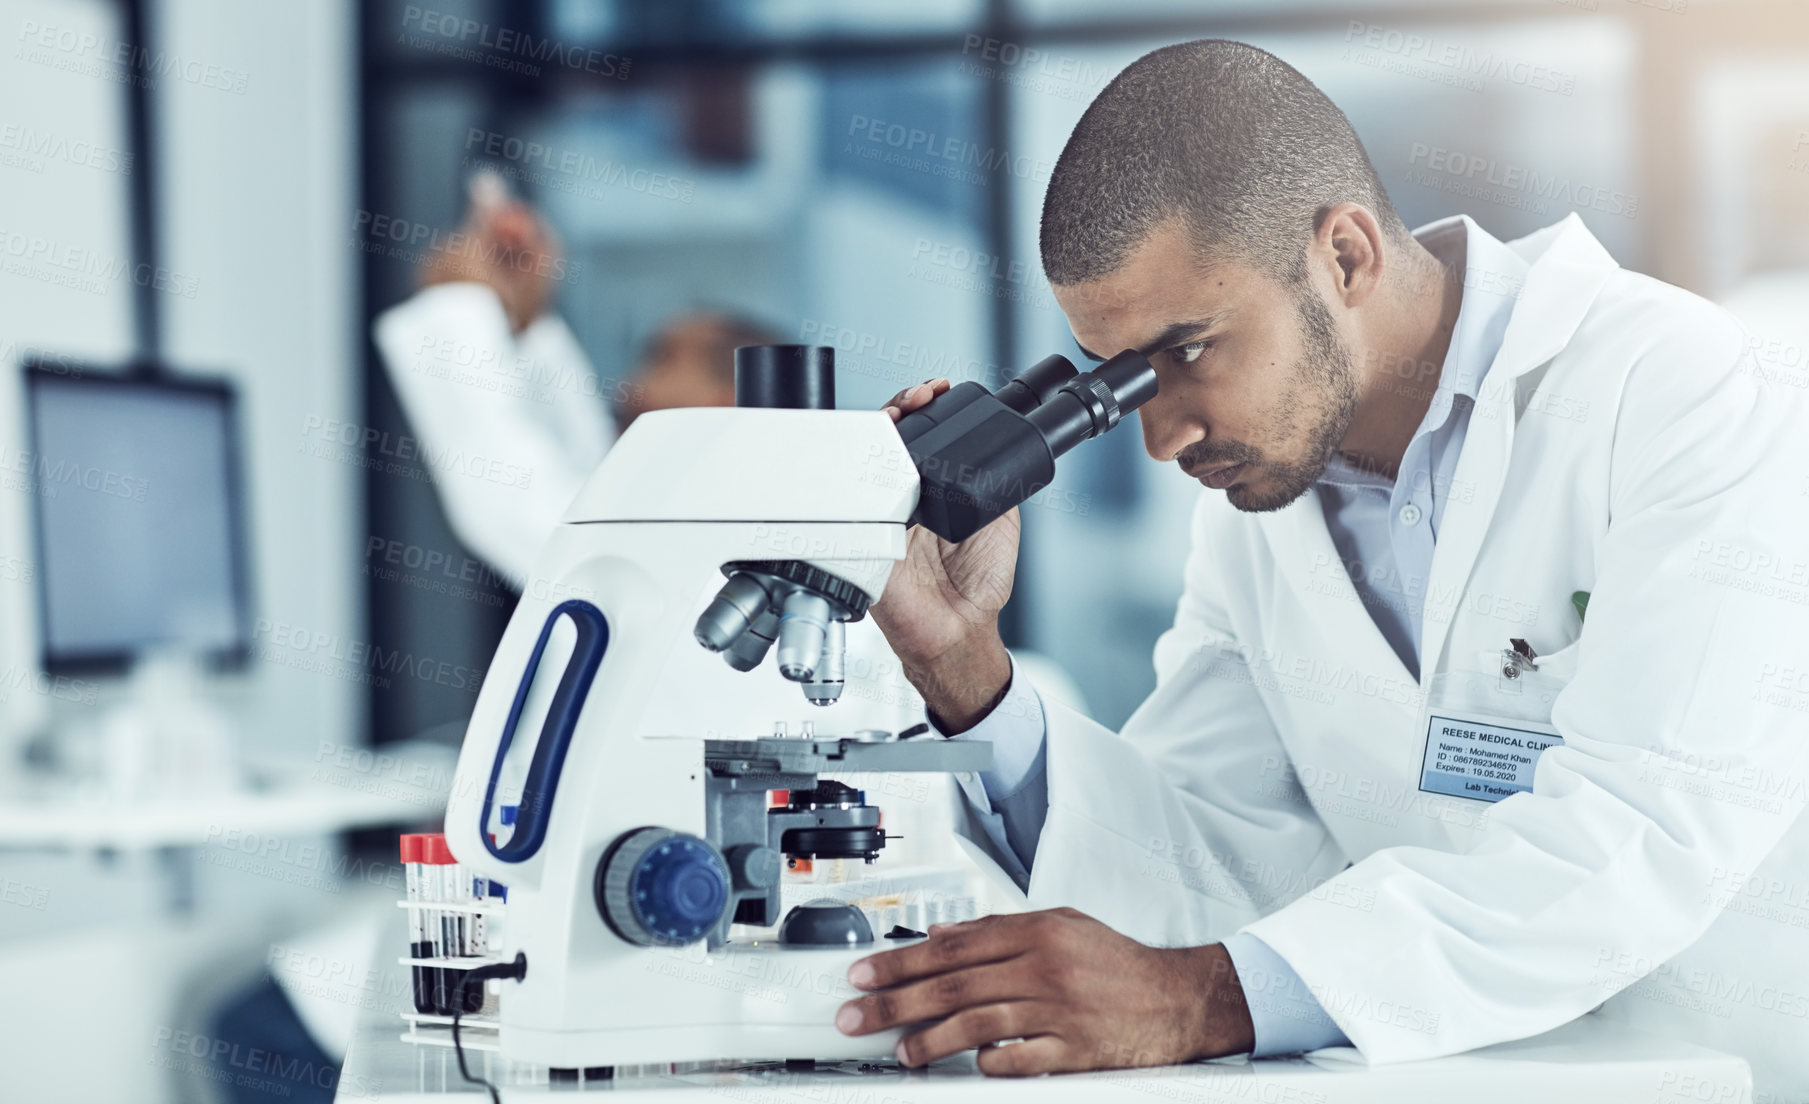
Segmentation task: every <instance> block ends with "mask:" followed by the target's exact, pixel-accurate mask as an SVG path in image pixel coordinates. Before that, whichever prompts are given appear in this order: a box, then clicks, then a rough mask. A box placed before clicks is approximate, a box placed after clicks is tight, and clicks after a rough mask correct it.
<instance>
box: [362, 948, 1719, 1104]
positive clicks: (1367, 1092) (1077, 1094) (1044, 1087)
mask: <svg viewBox="0 0 1809 1104" xmlns="http://www.w3.org/2000/svg"><path fill="white" fill-rule="evenodd" d="M389 930H390V931H391V932H392V933H393V938H392V937H391V936H389V935H386V937H385V938H386V940H387V941H388V942H387V943H386V945H385V946H381V947H379V948H378V953H377V954H376V955H375V957H374V961H375V963H376V964H377V968H378V969H380V970H390V971H394V972H395V976H394V977H393V978H392V979H390V981H391V983H387V984H380V985H373V986H370V987H369V990H368V991H371V992H375V993H382V994H390V995H397V1000H398V1001H401V1000H406V999H407V998H406V996H400V995H401V994H406V993H407V992H408V991H409V987H408V985H407V979H406V978H405V977H404V976H403V972H404V971H405V969H406V967H404V966H402V965H401V964H400V963H399V962H398V961H397V957H398V955H397V950H398V948H399V946H400V945H399V943H397V942H396V941H397V940H400V939H401V938H402V934H401V928H400V926H399V925H395V926H392V927H391V928H390V929H389ZM503 999H504V1000H507V999H508V998H507V996H506V994H505V996H504V997H503ZM386 1005H387V1006H386ZM403 1011H404V1009H403V1006H402V1005H401V1004H400V1003H394V1004H388V1003H387V1002H380V1001H373V1002H367V1003H365V1004H363V1006H362V1008H361V1011H360V1013H359V1019H358V1025H357V1030H356V1033H355V1034H354V1036H353V1040H352V1045H351V1047H350V1049H349V1051H348V1052H347V1054H346V1059H345V1065H344V1067H343V1069H342V1070H341V1073H340V1078H339V1092H338V1097H337V1100H338V1102H339V1104H355V1102H374V1104H415V1102H437V1101H439V1100H441V1099H443V1098H445V1097H449V1096H463V1097H466V1098H468V1099H480V1098H481V1099H485V1100H487V1099H488V1096H487V1095H486V1093H485V1090H484V1089H483V1088H482V1087H480V1086H478V1085H475V1084H471V1083H469V1082H466V1081H465V1080H464V1078H462V1077H461V1076H460V1075H459V1069H458V1062H457V1060H456V1058H455V1057H454V1055H453V1052H452V1050H451V1048H450V1047H447V1046H443V1045H425V1044H416V1043H410V1042H405V1041H403V1039H402V1034H403V1030H404V1024H403V1021H402V1019H401V1013H402V1012H403ZM471 1038H472V1036H471V1034H469V1033H466V1034H465V1039H466V1040H467V1043H469V1041H470V1040H471ZM479 1038H480V1039H482V1038H483V1037H482V1036H479ZM494 1039H495V1036H494V1035H490V1036H489V1041H490V1045H491V1046H494ZM480 1045H482V1043H480ZM465 1057H466V1061H467V1062H468V1064H469V1065H470V1067H471V1071H472V1072H473V1073H474V1074H477V1075H479V1076H483V1077H487V1078H488V1079H489V1080H491V1081H492V1082H494V1083H495V1084H496V1085H497V1086H498V1087H499V1089H500V1090H501V1093H502V1097H503V1099H504V1100H505V1101H508V1100H519V1099H523V1098H526V1097H539V1096H542V1095H545V1094H549V1093H566V1092H584V1093H610V1094H614V1096H615V1098H618V1099H630V1100H637V1101H645V1102H647V1104H701V1102H705V1101H707V1102H710V1104H721V1102H722V1101H723V1100H724V1099H725V1098H727V1099H730V1100H749V1101H758V1102H771V1104H782V1102H792V1101H796V1102H799V1104H803V1102H819V1101H820V1102H831V1104H843V1102H847V1104H917V1102H920V1101H925V1102H942V1101H947V1102H950V1104H953V1102H956V1101H970V1100H977V1099H981V1098H984V1099H986V1100H988V1101H1000V1102H1011V1101H1035V1102H1036V1104H1061V1102H1064V1101H1074V1102H1076V1104H1082V1102H1084V1104H1096V1102H1101V1101H1142V1102H1148V1101H1150V1100H1151V1099H1157V1100H1174V1101H1185V1102H1187V1104H1409V1102H1418V1101H1446V1100H1451V1101H1457V1100H1461V1101H1464V1104H1527V1102H1531V1101H1537V1102H1540V1104H1545V1102H1570V1101H1575V1102H1578V1104H1687V1102H1688V1101H1693V1100H1713V1101H1716V1102H1717V1104H1750V1102H1751V1100H1752V1084H1751V1082H1752V1078H1751V1073H1750V1071H1749V1070H1748V1068H1747V1065H1746V1062H1745V1061H1744V1060H1743V1059H1740V1058H1736V1057H1733V1056H1731V1055H1727V1054H1722V1053H1720V1052H1717V1051H1713V1050H1709V1049H1707V1048H1704V1047H1698V1046H1693V1045H1689V1044H1683V1043H1678V1042H1675V1041H1673V1040H1669V1039H1661V1038H1658V1037H1656V1036H1651V1035H1646V1034H1643V1033H1639V1032H1633V1031H1629V1030H1626V1029H1623V1028H1621V1027H1619V1026H1617V1025H1614V1024H1611V1023H1607V1022H1604V1021H1601V1020H1597V1019H1595V1018H1593V1017H1585V1018H1583V1019H1581V1020H1578V1021H1576V1022H1574V1023H1572V1024H1569V1025H1566V1026H1565V1027H1562V1028H1560V1029H1558V1030H1556V1031H1553V1032H1550V1033H1549V1034H1546V1035H1542V1036H1539V1037H1537V1038H1534V1039H1527V1040H1523V1041H1520V1042H1516V1043H1506V1044H1502V1045H1500V1046H1494V1047H1489V1048H1487V1049H1485V1050H1479V1051H1474V1052H1471V1053H1469V1054H1464V1055H1458V1056H1455V1057H1451V1058H1441V1059H1438V1060H1435V1061H1430V1062H1418V1063H1409V1064H1405V1065H1395V1066H1382V1067H1376V1068H1370V1067H1368V1066H1366V1065H1364V1064H1363V1063H1362V1062H1361V1060H1360V1059H1358V1058H1356V1056H1355V1052H1354V1051H1348V1050H1346V1051H1323V1052H1321V1053H1320V1054H1319V1055H1316V1056H1314V1057H1312V1058H1285V1059H1278V1058H1269V1059H1262V1060H1259V1061H1249V1060H1247V1059H1241V1058H1239V1059H1226V1060H1221V1061H1217V1062H1201V1063H1195V1064H1192V1065H1186V1066H1166V1067H1162V1068H1159V1069H1142V1070H1115V1071H1105V1072H1098V1073H1081V1074H1062V1075H1057V1076H1053V1077H1038V1078H1028V1079H1002V1078H988V1077H985V1076H983V1075H982V1074H981V1073H980V1072H979V1071H978V1069H977V1067H976V1066H975V1065H974V1061H973V1054H972V1052H969V1053H967V1054H963V1055H958V1056H956V1057H954V1058H951V1059H948V1060H945V1061H943V1062H939V1063H936V1064H934V1065H932V1066H930V1067H928V1068H924V1069H912V1070H906V1069H901V1068H899V1067H898V1066H897V1064H896V1063H893V1062H890V1061H885V1062H880V1061H874V1062H867V1063H863V1062H843V1063H837V1064H833V1065H832V1064H828V1063H824V1064H821V1065H818V1066H817V1067H816V1068H815V1069H814V1070H808V1071H800V1070H792V1069H787V1068H786V1067H785V1065H784V1064H783V1063H774V1062H761V1063H738V1062H714V1063H697V1062H692V1063H679V1064H676V1065H668V1064H661V1065H656V1066H621V1067H618V1068H617V1070H616V1075H615V1077H614V1078H613V1079H612V1080H604V1081H582V1082H569V1081H560V1082H553V1081H552V1080H551V1079H550V1077H549V1073H548V1071H547V1070H546V1069H545V1068H543V1067H530V1066H524V1065H521V1064H519V1063H514V1062H510V1061H508V1060H506V1059H503V1058H502V1057H501V1056H500V1055H498V1054H496V1053H494V1051H491V1050H475V1049H473V1048H472V1047H471V1046H469V1045H467V1047H466V1052H465Z"/></svg>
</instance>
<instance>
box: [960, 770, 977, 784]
mask: <svg viewBox="0 0 1809 1104" xmlns="http://www.w3.org/2000/svg"><path fill="white" fill-rule="evenodd" d="M955 777H956V778H959V779H960V780H961V781H963V782H972V781H973V780H974V776H973V773H972V772H971V771H962V772H961V773H960V774H957V775H955Z"/></svg>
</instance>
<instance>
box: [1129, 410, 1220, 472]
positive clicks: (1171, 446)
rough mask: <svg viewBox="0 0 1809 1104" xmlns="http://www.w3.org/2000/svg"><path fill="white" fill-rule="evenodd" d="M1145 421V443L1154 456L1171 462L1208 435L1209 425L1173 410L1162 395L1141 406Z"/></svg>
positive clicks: (1141, 414) (1151, 455) (1139, 416)
mask: <svg viewBox="0 0 1809 1104" xmlns="http://www.w3.org/2000/svg"><path fill="white" fill-rule="evenodd" d="M1137 417H1138V419H1139V420H1141V421H1142V423H1143V447H1144V449H1145V450H1146V451H1148V453H1149V455H1150V459H1152V460H1159V461H1162V462H1163V463H1167V462H1168V461H1170V460H1173V459H1174V458H1175V455H1176V454H1177V453H1179V452H1180V451H1181V450H1182V449H1184V448H1186V447H1187V446H1188V445H1191V444H1193V443H1194V442H1196V441H1203V440H1205V439H1206V427H1205V426H1203V425H1201V424H1200V423H1199V421H1198V420H1197V419H1194V418H1191V417H1188V416H1187V415H1185V414H1183V413H1181V412H1178V411H1171V410H1170V409H1169V408H1168V404H1167V403H1164V402H1163V401H1162V396H1161V395H1157V396H1156V398H1154V399H1152V400H1150V401H1149V402H1147V403H1144V404H1143V406H1142V407H1140V408H1139V409H1138V410H1137Z"/></svg>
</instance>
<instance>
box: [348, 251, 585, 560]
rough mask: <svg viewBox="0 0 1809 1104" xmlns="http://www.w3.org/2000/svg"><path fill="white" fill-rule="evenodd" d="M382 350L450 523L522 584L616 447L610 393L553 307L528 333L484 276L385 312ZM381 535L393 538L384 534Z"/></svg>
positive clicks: (440, 287) (379, 331) (380, 324)
mask: <svg viewBox="0 0 1809 1104" xmlns="http://www.w3.org/2000/svg"><path fill="white" fill-rule="evenodd" d="M375 338H376V342H377V349H378V351H379V352H381V353H382V354H383V359H384V363H385V365H386V366H387V367H388V369H389V379H390V384H391V386H393V387H394V388H395V391H396V397H397V398H398V399H399V400H400V401H401V403H402V410H403V413H405V414H406V415H408V423H409V427H410V429H411V430H412V432H413V433H414V434H415V435H416V436H417V437H418V438H419V444H420V448H419V449H416V448H412V447H411V448H410V449H408V451H410V452H420V453H421V454H422V460H423V462H424V464H425V465H426V467H427V469H428V471H429V474H430V475H431V476H432V478H433V481H434V486H435V488H436V489H437V490H438V491H439V496H440V503H441V505H442V506H443V507H444V508H445V510H446V519H447V521H448V522H449V523H450V524H451V525H452V530H453V533H454V534H456V535H457V536H458V538H459V541H460V542H461V543H463V544H464V545H465V547H467V548H469V549H471V551H473V552H475V553H476V554H477V555H478V556H479V558H481V559H483V560H484V561H485V562H486V563H488V564H490V566H491V567H493V568H495V569H496V570H497V571H498V572H500V573H501V574H502V575H504V576H505V577H507V578H508V579H509V580H510V582H512V583H513V584H514V585H515V586H516V587H517V588H518V589H519V588H523V587H526V586H528V585H531V581H530V580H529V579H528V575H529V573H530V572H531V571H532V570H533V566H534V559H535V557H536V556H537V555H539V553H540V549H541V546H543V545H544V544H546V541H547V538H548V537H550V536H551V535H552V532H553V526H554V525H556V524H558V521H559V515H560V514H561V513H562V512H564V510H565V507H566V504H567V503H569V502H570V501H571V500H572V496H573V495H575V494H577V493H578V488H579V487H580V486H582V485H583V483H584V481H585V480H586V479H588V478H590V473H591V472H592V471H594V470H596V467H597V465H598V464H600V463H602V462H603V455H604V453H606V452H607V451H608V450H609V446H610V445H611V444H612V443H614V441H615V436H616V431H615V419H614V415H613V413H612V411H611V409H610V402H609V398H610V395H609V393H607V392H606V389H605V386H606V385H604V384H602V383H601V382H600V381H599V380H598V378H597V374H596V372H594V371H592V370H591V366H590V362H589V360H587V359H586V358H585V356H584V351H583V350H582V349H581V348H579V346H578V342H577V340H576V339H575V338H574V337H573V336H572V332H571V330H569V329H567V328H566V325H565V323H564V322H563V321H561V320H560V318H559V316H558V315H556V314H553V313H551V312H548V313H546V314H542V315H541V316H540V317H539V318H537V319H535V320H534V321H533V322H532V323H531V324H530V325H529V326H528V327H527V329H525V330H523V331H522V332H521V333H520V335H514V334H511V333H510V331H509V320H508V316H507V315H506V314H504V313H503V307H502V300H500V299H498V298H497V297H496V293H495V292H493V291H491V290H490V289H489V288H488V287H486V286H485V285H483V284H478V283H451V284H437V285H435V286H433V287H429V288H425V289H423V290H422V291H420V292H419V293H417V294H416V295H414V296H413V297H412V298H410V299H408V300H406V301H404V302H402V303H400V304H398V305H397V306H394V307H391V308H390V309H389V310H387V311H384V312H383V313H382V314H381V315H379V316H378V317H377V323H376V327H375ZM377 535H378V536H383V534H381V533H380V534H377Z"/></svg>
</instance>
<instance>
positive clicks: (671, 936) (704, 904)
mask: <svg viewBox="0 0 1809 1104" xmlns="http://www.w3.org/2000/svg"><path fill="white" fill-rule="evenodd" d="M729 886H730V882H729V868H728V864H727V863H725V862H724V861H723V858H722V853H721V852H719V851H717V850H716V848H715V847H714V846H712V845H711V844H710V842H709V841H707V840H702V839H699V838H697V837H696V836H692V835H686V834H684V833H682V832H674V831H672V830H671V829H670V828H637V829H635V830H634V831H632V832H628V833H626V834H624V835H623V836H622V837H621V838H620V839H618V840H617V841H616V843H615V844H614V845H613V846H612V847H610V849H609V850H608V851H606V852H605V853H604V856H603V861H602V862H600V863H598V864H597V878H596V886H595V890H596V898H597V909H598V911H599V912H601V913H602V914H603V920H604V922H605V923H607V924H608V925H609V927H610V929H611V930H612V931H614V932H615V933H616V934H617V935H619V936H621V937H622V938H623V939H626V940H627V941H628V942H630V943H634V944H637V945H639V946H642V947H656V946H665V947H678V946H683V945H684V944H686V943H694V942H696V941H697V940H699V939H702V938H703V937H704V936H706V935H708V934H709V933H710V932H711V931H712V930H713V929H714V928H715V927H716V925H717V924H718V923H719V922H720V921H721V920H722V914H723V912H724V910H725V909H726V908H727V907H728V903H729Z"/></svg>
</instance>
